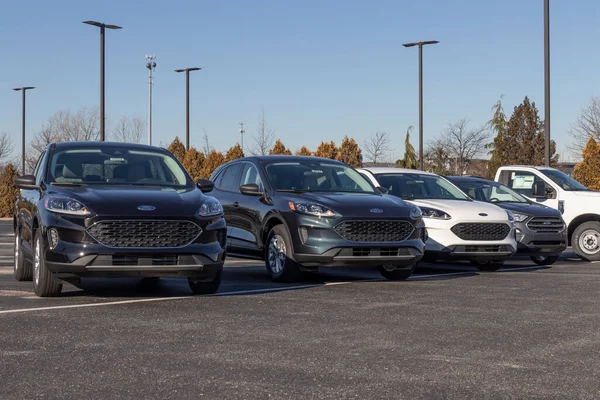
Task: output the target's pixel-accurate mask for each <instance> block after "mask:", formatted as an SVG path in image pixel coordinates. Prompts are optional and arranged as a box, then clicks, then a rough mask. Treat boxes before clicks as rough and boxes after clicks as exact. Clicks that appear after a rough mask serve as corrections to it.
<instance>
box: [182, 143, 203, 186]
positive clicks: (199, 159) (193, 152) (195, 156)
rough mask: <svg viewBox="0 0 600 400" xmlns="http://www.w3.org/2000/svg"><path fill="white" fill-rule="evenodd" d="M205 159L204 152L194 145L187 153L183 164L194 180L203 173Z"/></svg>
mask: <svg viewBox="0 0 600 400" xmlns="http://www.w3.org/2000/svg"><path fill="white" fill-rule="evenodd" d="M204 159H205V157H204V153H202V152H200V151H198V149H197V148H195V147H193V146H192V147H190V149H189V150H188V151H187V152H186V153H185V157H184V158H183V162H182V164H183V167H184V168H185V169H186V170H187V172H188V173H189V174H190V176H191V177H192V179H193V180H194V181H195V180H197V179H198V178H200V177H201V175H202V165H203V164H204Z"/></svg>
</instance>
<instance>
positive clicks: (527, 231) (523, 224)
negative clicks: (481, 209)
mask: <svg viewBox="0 0 600 400" xmlns="http://www.w3.org/2000/svg"><path fill="white" fill-rule="evenodd" d="M447 178H448V179H449V180H450V181H451V182H452V183H454V184H455V185H456V186H458V187H459V188H460V189H461V190H462V191H463V192H465V193H466V194H467V195H469V197H471V198H473V199H474V200H479V201H485V202H488V203H493V204H496V205H497V206H499V207H502V208H504V209H506V210H510V211H511V212H512V213H513V215H514V217H515V225H516V227H517V229H516V234H517V242H518V248H517V255H526V256H530V257H531V260H532V261H533V262H535V263H536V264H539V265H551V264H554V263H555V262H556V261H557V260H558V258H559V256H560V254H561V253H562V252H563V251H564V250H565V249H566V248H567V229H566V226H565V222H564V221H563V219H562V214H561V213H560V211H558V210H555V209H553V208H550V207H546V206H543V205H540V204H536V203H533V202H531V201H529V200H528V199H526V198H525V197H523V196H521V195H520V194H518V193H517V192H515V191H513V190H512V189H510V188H508V187H506V186H504V185H502V184H500V183H498V182H494V181H490V180H487V179H483V178H475V177H458V176H449V177H447Z"/></svg>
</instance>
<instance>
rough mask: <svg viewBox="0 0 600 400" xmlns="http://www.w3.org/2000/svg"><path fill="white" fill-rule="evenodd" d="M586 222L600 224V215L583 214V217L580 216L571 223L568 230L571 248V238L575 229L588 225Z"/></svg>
mask: <svg viewBox="0 0 600 400" xmlns="http://www.w3.org/2000/svg"><path fill="white" fill-rule="evenodd" d="M586 222H600V215H598V214H582V215H579V216H577V217H576V218H574V219H573V221H571V223H570V224H569V226H568V228H567V235H568V241H569V246H570V245H571V244H572V243H571V238H572V237H573V233H574V232H575V229H577V228H578V227H579V226H580V225H581V224H583V223H586Z"/></svg>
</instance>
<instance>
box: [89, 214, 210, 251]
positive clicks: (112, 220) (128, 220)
mask: <svg viewBox="0 0 600 400" xmlns="http://www.w3.org/2000/svg"><path fill="white" fill-rule="evenodd" d="M140 221H144V222H146V221H147V222H187V223H190V224H193V225H195V226H196V228H198V235H196V237H194V238H193V239H192V240H191V241H190V242H189V243H187V244H184V245H182V246H175V247H122V246H107V245H105V244H104V243H102V242H101V241H99V240H98V239H96V237H95V236H94V235H92V234H91V233H90V229H91V228H92V227H94V226H96V225H97V224H100V223H102V222H140ZM85 232H86V233H87V234H88V235H90V237H91V238H92V239H94V240H95V241H96V242H98V244H100V245H102V246H104V247H106V248H108V249H181V248H184V247H187V246H189V245H190V244H192V243H194V241H195V240H196V239H198V238H199V237H200V235H202V232H204V230H203V229H202V228H201V227H200V226H199V225H198V224H197V223H195V222H194V221H189V220H187V219H181V220H179V219H103V220H101V221H96V222H94V223H93V224H92V225H90V226H89V227H87V228H85Z"/></svg>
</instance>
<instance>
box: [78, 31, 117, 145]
mask: <svg viewBox="0 0 600 400" xmlns="http://www.w3.org/2000/svg"><path fill="white" fill-rule="evenodd" d="M83 23H84V24H88V25H94V26H97V27H98V28H100V141H101V142H104V139H105V130H104V120H105V119H104V30H105V28H108V29H122V28H121V27H120V26H117V25H107V24H104V23H102V22H96V21H83Z"/></svg>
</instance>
